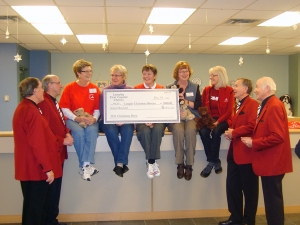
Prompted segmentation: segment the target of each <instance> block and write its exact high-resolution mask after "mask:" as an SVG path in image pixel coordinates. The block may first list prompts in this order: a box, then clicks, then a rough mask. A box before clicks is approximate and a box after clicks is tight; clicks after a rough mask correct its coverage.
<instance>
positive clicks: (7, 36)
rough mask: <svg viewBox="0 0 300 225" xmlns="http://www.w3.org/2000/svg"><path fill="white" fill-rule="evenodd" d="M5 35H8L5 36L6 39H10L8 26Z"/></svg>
mask: <svg viewBox="0 0 300 225" xmlns="http://www.w3.org/2000/svg"><path fill="white" fill-rule="evenodd" d="M5 35H6V36H5V38H6V39H8V38H9V31H8V27H7V29H6V32H5Z"/></svg>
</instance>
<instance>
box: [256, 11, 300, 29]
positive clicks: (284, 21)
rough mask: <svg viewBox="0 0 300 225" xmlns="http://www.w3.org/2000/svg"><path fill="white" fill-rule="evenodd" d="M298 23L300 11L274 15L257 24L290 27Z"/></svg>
mask: <svg viewBox="0 0 300 225" xmlns="http://www.w3.org/2000/svg"><path fill="white" fill-rule="evenodd" d="M297 23H300V13H299V12H284V13H282V14H280V15H278V16H275V17H273V18H272V19H269V20H267V21H265V22H263V23H261V24H258V25H257V26H265V27H290V26H293V25H295V24H297Z"/></svg>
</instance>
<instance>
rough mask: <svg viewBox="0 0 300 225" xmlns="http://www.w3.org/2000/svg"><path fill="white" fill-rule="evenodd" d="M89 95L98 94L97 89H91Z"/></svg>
mask: <svg viewBox="0 0 300 225" xmlns="http://www.w3.org/2000/svg"><path fill="white" fill-rule="evenodd" d="M89 93H97V90H96V88H90V89H89Z"/></svg>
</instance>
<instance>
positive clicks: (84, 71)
mask: <svg viewBox="0 0 300 225" xmlns="http://www.w3.org/2000/svg"><path fill="white" fill-rule="evenodd" d="M82 72H83V73H93V70H81V73H82Z"/></svg>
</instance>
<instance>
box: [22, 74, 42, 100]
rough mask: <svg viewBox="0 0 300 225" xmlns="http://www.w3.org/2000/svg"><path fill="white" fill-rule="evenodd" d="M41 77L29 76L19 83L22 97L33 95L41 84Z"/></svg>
mask: <svg viewBox="0 0 300 225" xmlns="http://www.w3.org/2000/svg"><path fill="white" fill-rule="evenodd" d="M39 81H40V80H39V79H38V78H35V77H27V78H25V79H24V80H22V81H21V82H20V84H19V91H20V95H21V97H22V98H26V97H30V96H32V95H33V91H34V89H36V88H38V86H39Z"/></svg>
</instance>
